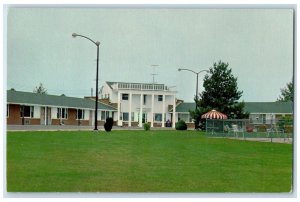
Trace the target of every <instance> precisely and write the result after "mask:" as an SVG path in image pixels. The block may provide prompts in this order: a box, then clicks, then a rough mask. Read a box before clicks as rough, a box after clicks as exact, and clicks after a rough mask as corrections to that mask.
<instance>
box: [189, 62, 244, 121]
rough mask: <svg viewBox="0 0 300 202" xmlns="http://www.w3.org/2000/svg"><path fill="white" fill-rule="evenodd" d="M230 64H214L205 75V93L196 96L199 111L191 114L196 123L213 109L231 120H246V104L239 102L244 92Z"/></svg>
mask: <svg viewBox="0 0 300 202" xmlns="http://www.w3.org/2000/svg"><path fill="white" fill-rule="evenodd" d="M228 66H229V64H228V63H224V62H221V61H219V62H218V63H214V65H213V67H211V68H210V69H209V73H208V74H207V75H205V77H204V82H203V87H204V91H203V92H202V93H200V94H199V96H198V97H199V99H197V96H195V102H196V104H197V107H198V109H196V110H195V111H192V112H191V115H192V117H193V118H194V120H195V122H197V121H199V120H200V119H201V115H202V114H204V113H205V112H208V111H210V110H212V109H215V110H217V111H220V112H222V113H224V114H226V115H227V116H228V117H229V118H245V117H247V116H248V113H245V112H244V106H245V103H244V102H238V100H239V99H240V98H241V96H242V93H243V91H239V90H238V87H237V77H234V76H233V75H232V70H231V69H230V68H228Z"/></svg>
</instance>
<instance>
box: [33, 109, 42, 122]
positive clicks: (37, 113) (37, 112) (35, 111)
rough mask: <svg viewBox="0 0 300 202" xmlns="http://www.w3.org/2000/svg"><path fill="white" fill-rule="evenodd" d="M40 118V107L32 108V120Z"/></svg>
mask: <svg viewBox="0 0 300 202" xmlns="http://www.w3.org/2000/svg"><path fill="white" fill-rule="evenodd" d="M40 117H41V107H40V106H34V109H33V118H38V119H39V118H40Z"/></svg>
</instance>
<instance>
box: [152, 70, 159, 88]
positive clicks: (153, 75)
mask: <svg viewBox="0 0 300 202" xmlns="http://www.w3.org/2000/svg"><path fill="white" fill-rule="evenodd" d="M151 66H152V68H153V73H152V74H151V75H152V84H155V80H154V77H155V76H156V75H158V74H155V67H158V66H159V65H151Z"/></svg>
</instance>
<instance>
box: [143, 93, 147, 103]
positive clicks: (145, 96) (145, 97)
mask: <svg viewBox="0 0 300 202" xmlns="http://www.w3.org/2000/svg"><path fill="white" fill-rule="evenodd" d="M143 103H144V105H146V103H147V95H144V99H143Z"/></svg>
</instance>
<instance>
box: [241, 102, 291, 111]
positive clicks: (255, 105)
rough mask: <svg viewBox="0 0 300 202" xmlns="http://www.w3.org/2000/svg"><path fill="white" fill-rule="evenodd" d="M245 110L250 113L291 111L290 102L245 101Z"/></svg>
mask: <svg viewBox="0 0 300 202" xmlns="http://www.w3.org/2000/svg"><path fill="white" fill-rule="evenodd" d="M245 111H248V112H250V113H275V114H276V113H278V114H284V113H288V114H291V113H293V103H292V102H245Z"/></svg>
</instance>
